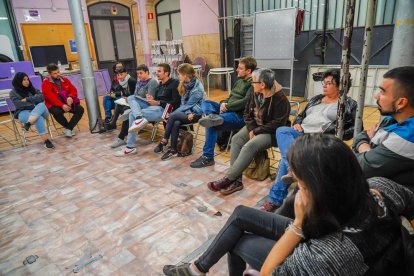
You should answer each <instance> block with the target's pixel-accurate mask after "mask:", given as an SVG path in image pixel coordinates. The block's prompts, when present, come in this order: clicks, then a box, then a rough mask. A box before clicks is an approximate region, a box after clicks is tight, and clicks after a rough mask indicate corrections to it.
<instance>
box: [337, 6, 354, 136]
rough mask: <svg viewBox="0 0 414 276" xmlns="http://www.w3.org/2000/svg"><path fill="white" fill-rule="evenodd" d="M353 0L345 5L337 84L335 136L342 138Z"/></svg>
mask: <svg viewBox="0 0 414 276" xmlns="http://www.w3.org/2000/svg"><path fill="white" fill-rule="evenodd" d="M355 1H356V0H348V1H347V6H346V19H345V28H344V42H343V46H342V65H341V82H340V84H339V90H340V96H339V103H338V115H337V122H338V123H337V124H336V137H338V138H339V139H342V137H343V136H344V123H345V120H344V119H345V103H346V95H347V94H348V90H349V59H350V56H351V40H352V31H353V29H354V27H353V23H354V13H355Z"/></svg>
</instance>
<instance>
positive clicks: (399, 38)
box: [389, 0, 414, 69]
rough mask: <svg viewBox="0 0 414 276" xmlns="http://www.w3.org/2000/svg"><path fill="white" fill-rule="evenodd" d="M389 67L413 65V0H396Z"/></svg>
mask: <svg viewBox="0 0 414 276" xmlns="http://www.w3.org/2000/svg"><path fill="white" fill-rule="evenodd" d="M395 9H396V13H395V25H394V36H393V41H392V47H391V55H390V63H389V68H390V69H392V68H395V67H400V66H413V65H414V47H413V45H414V1H413V0H397V5H396V7H395Z"/></svg>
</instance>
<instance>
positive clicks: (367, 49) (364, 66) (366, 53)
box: [354, 0, 377, 137]
mask: <svg viewBox="0 0 414 276" xmlns="http://www.w3.org/2000/svg"><path fill="white" fill-rule="evenodd" d="M376 4H377V0H368V7H367V18H366V21H365V34H364V46H363V47H364V48H363V49H362V62H361V76H360V78H359V90H358V107H357V115H356V120H355V130H354V137H355V136H356V135H357V134H358V133H360V132H361V131H362V116H363V113H364V106H365V90H366V88H367V77H368V65H369V59H370V56H371V39H372V29H373V26H374V18H375V7H376Z"/></svg>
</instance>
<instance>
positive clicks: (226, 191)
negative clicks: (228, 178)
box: [220, 178, 243, 195]
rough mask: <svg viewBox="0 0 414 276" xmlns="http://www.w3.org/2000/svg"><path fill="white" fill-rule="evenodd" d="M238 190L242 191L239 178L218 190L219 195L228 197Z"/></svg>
mask: <svg viewBox="0 0 414 276" xmlns="http://www.w3.org/2000/svg"><path fill="white" fill-rule="evenodd" d="M240 190H243V183H242V182H241V178H237V179H236V180H234V181H233V182H232V183H231V184H230V185H229V186H227V187H225V188H222V189H220V194H222V195H230V194H232V193H234V192H237V191H240Z"/></svg>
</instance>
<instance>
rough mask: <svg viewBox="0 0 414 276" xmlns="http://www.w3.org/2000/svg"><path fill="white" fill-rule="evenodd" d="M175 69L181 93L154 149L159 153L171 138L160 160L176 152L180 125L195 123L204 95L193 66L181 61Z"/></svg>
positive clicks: (174, 154) (199, 114) (200, 111)
mask: <svg viewBox="0 0 414 276" xmlns="http://www.w3.org/2000/svg"><path fill="white" fill-rule="evenodd" d="M177 71H178V77H179V79H180V85H179V86H178V92H179V93H180V95H181V105H180V107H179V108H178V109H176V110H174V111H173V112H172V113H171V115H170V116H169V118H168V121H167V126H166V127H165V133H164V138H163V139H162V140H161V142H160V143H159V144H158V145H157V147H156V148H155V149H154V152H155V153H161V152H162V151H163V149H164V147H165V146H166V145H167V144H168V140H169V139H170V138H171V147H170V148H169V149H168V151H167V152H166V153H164V155H163V156H162V157H161V160H168V159H170V158H172V157H174V156H176V155H177V154H178V149H177V142H178V134H179V129H180V126H181V125H185V124H193V123H196V122H197V121H198V120H199V119H200V118H201V115H202V114H203V110H202V108H201V102H202V101H203V99H204V97H205V92H204V87H203V84H202V83H201V81H199V80H198V79H197V77H196V74H195V71H194V68H193V66H192V65H191V64H188V63H183V64H181V65H180V66H178V69H177Z"/></svg>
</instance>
